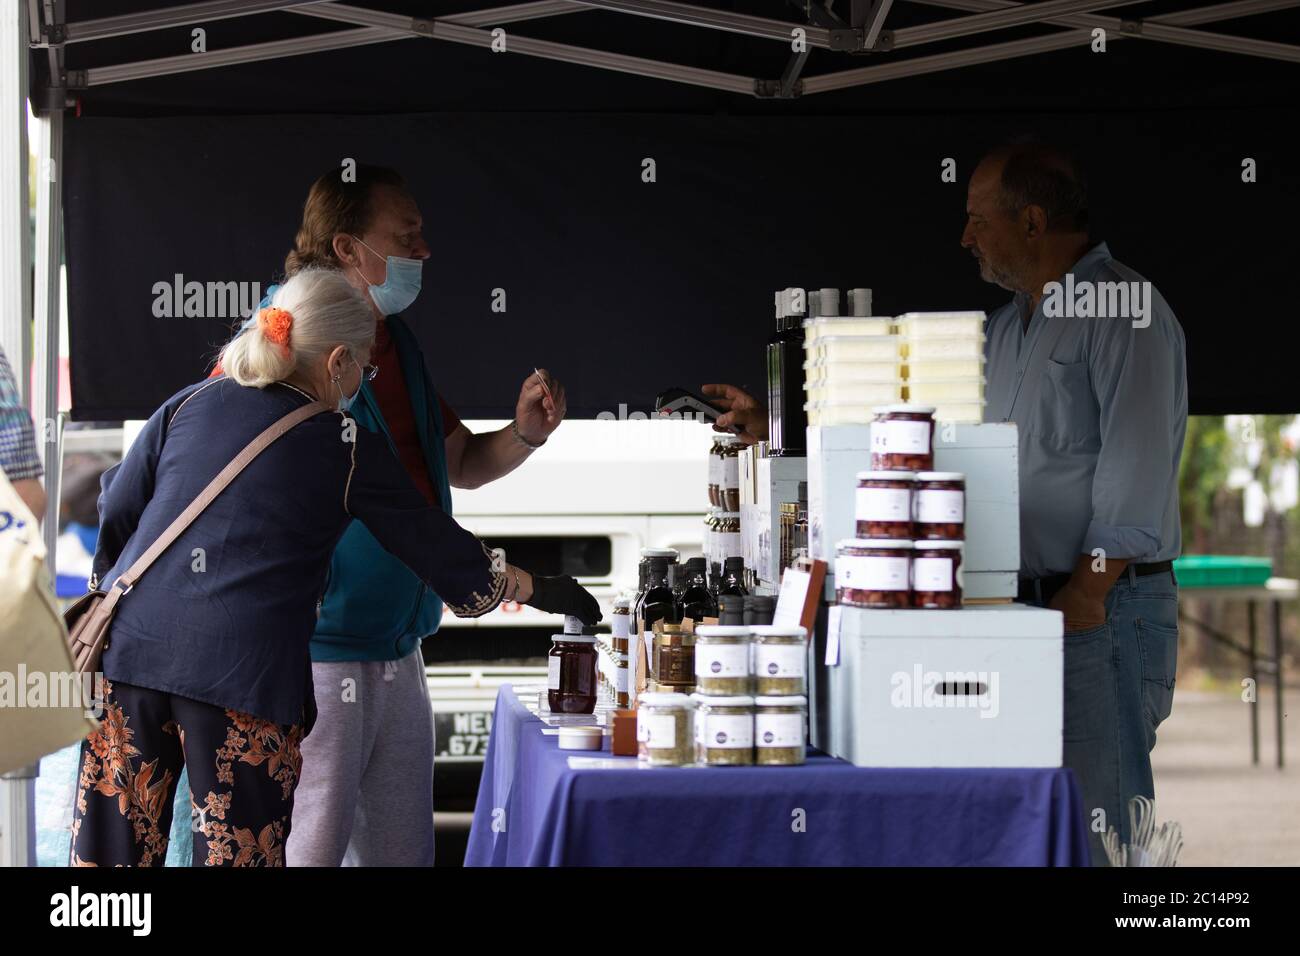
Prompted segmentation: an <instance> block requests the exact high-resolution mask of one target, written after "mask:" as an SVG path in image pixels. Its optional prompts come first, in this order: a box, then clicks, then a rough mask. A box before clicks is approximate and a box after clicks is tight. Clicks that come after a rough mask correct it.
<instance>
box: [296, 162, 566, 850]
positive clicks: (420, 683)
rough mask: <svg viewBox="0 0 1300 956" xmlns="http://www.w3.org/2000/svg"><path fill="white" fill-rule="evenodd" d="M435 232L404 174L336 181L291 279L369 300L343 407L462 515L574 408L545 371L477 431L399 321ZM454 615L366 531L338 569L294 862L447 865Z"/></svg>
mask: <svg viewBox="0 0 1300 956" xmlns="http://www.w3.org/2000/svg"><path fill="white" fill-rule="evenodd" d="M421 226H422V220H421V216H420V210H419V207H418V206H417V205H416V202H415V200H414V198H412V196H411V194H410V193H409V192H408V190H407V188H406V184H405V182H404V181H403V179H402V177H401V176H400V175H399V174H398V173H397V172H395V171H394V170H391V169H385V168H382V167H376V166H364V165H359V166H358V167H357V169H356V179H355V182H343V181H342V176H341V175H340V172H339V171H338V170H334V171H331V172H328V173H326V174H325V175H324V176H322V177H320V179H318V180H317V181H316V182H315V183H314V184H313V185H312V187H311V191H310V192H309V193H308V196H307V201H306V204H305V205H304V208H303V218H302V224H301V226H300V227H299V229H298V234H297V238H296V240H295V243H294V249H293V250H292V251H291V252H290V253H289V255H288V257H287V258H286V260H285V272H286V273H287V274H288V275H293V274H295V273H296V272H298V271H299V270H300V269H303V268H306V267H308V266H326V267H329V268H333V269H338V270H339V271H340V272H342V274H343V275H344V276H346V277H347V279H348V281H349V282H351V283H352V284H353V285H354V286H356V287H357V288H358V289H360V290H361V291H362V292H364V293H366V294H367V295H368V296H369V298H370V301H371V303H372V306H373V309H374V313H375V320H376V323H377V326H376V335H375V345H374V349H373V351H372V352H371V359H370V361H371V363H372V365H373V369H371V368H368V369H366V375H365V376H364V377H365V378H366V381H364V382H363V383H362V385H361V388H360V391H359V392H358V393H357V394H356V395H355V396H347V395H344V394H342V393H340V395H339V399H340V404H341V406H346V407H348V408H349V409H350V411H351V414H352V417H353V418H355V419H356V421H357V423H358V425H359V426H361V427H364V428H367V429H370V430H371V431H375V432H380V433H382V434H383V435H385V436H386V437H387V438H388V440H389V444H390V446H391V447H392V450H393V453H394V454H395V455H396V456H397V458H398V459H399V460H400V461H401V463H402V465H403V466H404V467H405V470H406V472H407V473H408V474H409V475H410V478H411V480H412V482H413V483H414V484H415V486H416V488H417V489H418V490H419V491H420V492H421V494H423V495H424V497H425V498H426V499H427V500H428V501H429V502H430V503H434V504H440V505H441V507H442V508H443V509H445V510H446V511H448V512H450V511H451V486H452V485H454V486H456V487H458V488H477V487H479V486H480V485H483V484H485V483H487V482H489V481H492V480H494V479H496V478H499V477H501V476H502V475H505V474H508V473H509V472H511V471H513V470H514V469H515V468H516V467H518V466H519V465H520V464H521V463H522V462H523V461H524V459H526V458H527V457H528V456H529V455H530V454H532V452H533V451H534V450H536V449H537V448H540V447H541V446H542V445H543V444H545V442H546V439H547V437H548V436H549V435H550V434H551V432H553V431H554V430H555V429H556V428H557V427H558V426H559V424H560V422H561V420H562V419H563V418H564V414H565V407H566V406H565V395H564V387H563V386H562V385H561V384H560V383H559V382H557V381H555V380H554V379H553V378H552V377H551V376H550V375H549V374H548V373H547V372H546V370H544V369H543V370H541V375H542V376H543V377H544V378H545V387H543V384H542V382H541V381H539V379H538V376H536V375H531V376H529V377H528V378H527V379H526V380H525V381H524V383H523V386H522V387H521V389H520V392H519V398H518V400H517V402H516V405H515V420H514V421H513V422H511V424H510V425H509V426H508V427H506V428H503V429H500V430H499V431H495V432H487V433H483V434H474V433H472V432H470V431H469V429H467V428H466V427H465V426H464V425H463V424H462V423H461V421H460V419H459V418H458V417H457V415H456V413H455V412H454V411H453V410H452V409H451V407H450V406H449V405H447V403H446V402H444V401H443V399H442V397H441V396H440V395H439V394H438V393H437V391H436V390H435V389H434V387H433V382H432V377H431V375H430V373H429V370H428V368H427V366H426V365H425V362H424V357H423V355H422V353H421V351H420V347H419V345H418V344H417V342H416V339H415V336H414V335H413V334H412V332H411V331H410V329H409V328H408V327H407V326H406V324H405V322H404V321H403V320H402V319H401V318H400V317H399V313H401V312H402V311H404V310H405V309H407V308H408V307H409V306H410V305H411V303H412V302H414V301H415V299H416V297H417V296H418V295H419V294H420V288H421V281H422V278H423V275H422V273H423V265H424V260H426V259H428V258H429V254H430V253H429V247H428V245H427V244H426V243H425V241H424V237H423V235H422V234H421ZM547 389H549V394H547ZM534 582H535V584H534V587H535V589H536V588H538V587H540V588H541V589H542V591H543V592H544V594H543V603H547V602H549V606H548V607H547V608H546V609H547V610H553V611H555V612H558V613H577V611H578V609H579V608H580V607H581V606H586V607H589V605H585V602H584V601H583V598H584V597H589V596H588V595H586V592H585V591H584V590H583V589H582V588H581V587H580V586H578V584H577V583H576V582H575V581H574V580H573V579H572V578H569V577H557V578H541V577H536V576H534ZM516 586H517V585H516V584H514V583H511V584H510V585H508V586H507V589H506V595H505V600H512V599H513V594H512V592H511V589H512V588H514V587H516ZM547 589H550V593H545V592H546V591H547ZM533 605H534V606H539V605H538V604H537V600H536V599H534V600H533ZM585 613H588V614H589V611H588V612H585ZM441 617H442V602H441V601H440V600H439V598H438V596H437V595H436V594H434V593H433V592H432V591H431V590H429V589H428V588H427V587H426V586H425V585H424V583H423V582H422V581H421V580H420V579H419V578H417V577H415V576H414V575H413V574H412V573H411V572H410V571H409V570H407V568H406V567H405V566H404V565H403V564H402V563H401V562H400V561H398V560H397V559H396V558H394V557H392V556H391V555H390V554H388V552H386V551H385V550H384V549H383V548H382V547H381V546H380V545H379V543H378V541H376V540H375V539H374V537H373V536H371V534H370V533H369V532H368V531H367V530H366V529H365V527H364V526H362V525H361V524H360V523H358V522H353V523H352V525H351V526H350V527H349V528H348V530H347V532H345V534H344V535H343V537H342V539H340V541H339V544H338V547H337V549H336V550H335V553H334V557H333V559H332V561H331V564H330V573H329V579H328V586H327V589H326V591H325V594H324V595H323V597H322V599H321V604H320V612H319V620H318V621H317V626H316V633H315V636H314V638H313V640H312V644H311V655H312V675H313V678H314V681H315V686H316V705H317V710H318V713H319V716H318V719H317V722H316V726H315V728H314V729H313V731H312V733H311V734H310V735H309V736H308V737H307V738H306V739H305V740H304V741H303V746H302V756H303V770H302V777H301V780H300V783H299V786H298V789H297V791H296V792H295V794H294V808H293V829H292V831H291V834H290V838H289V842H288V845H287V848H286V862H287V863H288V865H290V866H338V865H339V864H340V863H342V864H343V865H352V866H422V865H431V864H432V863H433V792H432V791H433V754H434V737H433V715H432V710H431V707H430V704H429V696H428V687H427V684H426V681H425V674H424V663H423V658H422V656H421V654H420V642H421V639H422V638H424V637H426V636H428V635H430V634H433V633H434V632H436V631H437V629H438V623H439V621H440V619H441Z"/></svg>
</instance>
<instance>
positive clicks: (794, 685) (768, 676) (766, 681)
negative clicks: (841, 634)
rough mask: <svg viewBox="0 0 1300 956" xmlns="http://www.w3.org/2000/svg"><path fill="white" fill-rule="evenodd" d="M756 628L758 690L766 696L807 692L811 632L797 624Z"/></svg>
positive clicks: (755, 671) (755, 681)
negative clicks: (809, 637)
mask: <svg viewBox="0 0 1300 956" xmlns="http://www.w3.org/2000/svg"><path fill="white" fill-rule="evenodd" d="M753 631H754V692H755V693H756V694H758V695H759V696H763V697H782V696H786V695H792V696H793V695H798V694H803V693H805V692H806V690H807V675H808V632H807V631H806V630H805V629H804V628H802V627H800V626H799V625H797V624H796V625H782V624H759V625H755V626H754V628H753Z"/></svg>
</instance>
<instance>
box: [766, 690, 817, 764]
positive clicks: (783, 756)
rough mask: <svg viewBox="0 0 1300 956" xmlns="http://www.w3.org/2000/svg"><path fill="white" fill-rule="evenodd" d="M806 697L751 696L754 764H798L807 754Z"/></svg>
mask: <svg viewBox="0 0 1300 956" xmlns="http://www.w3.org/2000/svg"><path fill="white" fill-rule="evenodd" d="M807 735H808V698H807V697H804V696H802V695H798V696H794V697H756V698H755V699H754V763H756V764H758V765H759V766H760V767H797V766H799V765H800V764H802V763H803V762H804V760H805V759H806V757H807V754H808V748H807V745H806V740H807Z"/></svg>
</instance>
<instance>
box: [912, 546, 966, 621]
mask: <svg viewBox="0 0 1300 956" xmlns="http://www.w3.org/2000/svg"><path fill="white" fill-rule="evenodd" d="M913 543H914V544H915V545H916V554H915V555H914V556H913V558H912V601H913V606H914V607H926V608H938V609H940V610H945V611H946V610H955V609H957V608H960V607H961V584H962V580H961V555H962V550H963V547H964V544H963V542H961V541H916V542H913Z"/></svg>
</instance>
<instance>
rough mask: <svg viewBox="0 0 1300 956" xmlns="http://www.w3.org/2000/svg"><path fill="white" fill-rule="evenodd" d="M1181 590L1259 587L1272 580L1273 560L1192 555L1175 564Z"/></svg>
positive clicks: (1236, 555)
mask: <svg viewBox="0 0 1300 956" xmlns="http://www.w3.org/2000/svg"><path fill="white" fill-rule="evenodd" d="M1174 575H1175V576H1176V577H1177V578H1178V586H1179V587H1182V588H1228V587H1238V588H1240V587H1260V586H1261V585H1263V584H1264V583H1265V582H1266V581H1267V580H1268V579H1269V578H1271V577H1272V576H1273V561H1272V559H1271V558H1252V557H1247V556H1245V555H1240V554H1189V555H1184V556H1183V557H1181V558H1178V559H1177V560H1176V561H1174Z"/></svg>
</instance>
